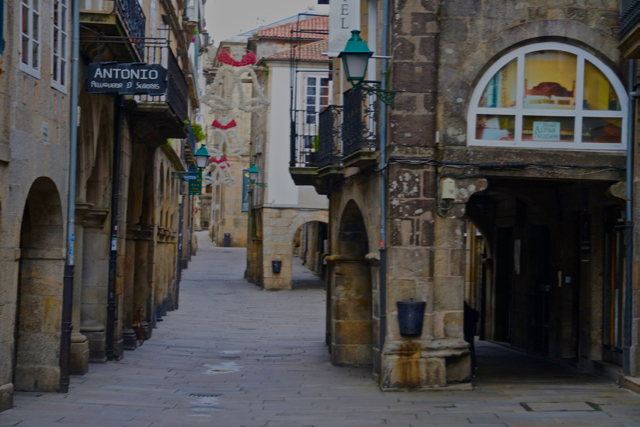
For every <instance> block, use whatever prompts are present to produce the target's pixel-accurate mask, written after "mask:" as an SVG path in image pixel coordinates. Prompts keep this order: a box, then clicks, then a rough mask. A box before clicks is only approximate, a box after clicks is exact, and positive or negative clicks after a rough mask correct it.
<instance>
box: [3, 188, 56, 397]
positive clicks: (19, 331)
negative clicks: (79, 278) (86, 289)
mask: <svg viewBox="0 0 640 427" xmlns="http://www.w3.org/2000/svg"><path fill="white" fill-rule="evenodd" d="M64 242H65V239H64V220H63V214H62V203H61V200H60V194H59V192H58V189H57V187H56V185H55V183H54V182H53V181H52V180H51V179H49V178H46V177H40V178H38V179H36V180H35V181H34V182H33V184H32V186H31V189H30V190H29V194H28V196H27V199H26V202H25V207H24V213H23V217H22V224H21V229H20V261H19V267H18V269H19V278H18V295H17V299H16V301H17V311H16V324H15V327H14V338H15V344H14V355H13V368H14V369H13V382H14V388H15V389H16V390H21V391H57V390H58V387H59V385H60V366H59V354H60V332H61V319H62V282H63V271H64V254H65V249H64Z"/></svg>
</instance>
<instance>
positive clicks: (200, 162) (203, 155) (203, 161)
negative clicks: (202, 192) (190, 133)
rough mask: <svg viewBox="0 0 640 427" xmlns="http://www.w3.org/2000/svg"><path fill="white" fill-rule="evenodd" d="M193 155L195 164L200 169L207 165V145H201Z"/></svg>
mask: <svg viewBox="0 0 640 427" xmlns="http://www.w3.org/2000/svg"><path fill="white" fill-rule="evenodd" d="M193 156H194V157H195V158H196V165H197V166H198V167H199V168H200V169H204V168H205V167H207V162H208V161H209V152H208V151H207V147H205V146H204V145H201V146H200V148H198V150H197V151H196V152H195V154H194V155H193Z"/></svg>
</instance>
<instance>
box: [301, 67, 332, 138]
mask: <svg viewBox="0 0 640 427" xmlns="http://www.w3.org/2000/svg"><path fill="white" fill-rule="evenodd" d="M311 77H314V78H315V79H316V82H317V83H316V85H315V87H316V89H317V90H316V94H315V100H316V102H315V105H314V108H315V109H316V110H315V113H316V115H315V118H316V123H315V125H316V126H319V124H320V113H321V112H322V107H323V106H322V105H321V104H320V98H322V96H321V95H320V90H321V89H322V85H321V84H320V81H321V80H322V79H327V80H328V85H327V88H328V90H329V94H328V95H327V98H328V102H329V103H328V104H327V105H326V106H325V107H328V106H329V105H331V80H330V79H329V75H328V74H325V75H321V74H305V76H304V81H303V84H302V93H303V102H304V111H307V107H308V106H309V104H307V97H308V96H312V95H307V88H308V87H309V83H308V82H309V78H311ZM304 120H305V124H311V123H307V115H306V113H305V117H304Z"/></svg>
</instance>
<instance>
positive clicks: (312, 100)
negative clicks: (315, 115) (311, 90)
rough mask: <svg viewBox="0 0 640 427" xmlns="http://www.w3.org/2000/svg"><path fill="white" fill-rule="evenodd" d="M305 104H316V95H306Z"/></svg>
mask: <svg viewBox="0 0 640 427" xmlns="http://www.w3.org/2000/svg"><path fill="white" fill-rule="evenodd" d="M307 105H316V97H315V96H307Z"/></svg>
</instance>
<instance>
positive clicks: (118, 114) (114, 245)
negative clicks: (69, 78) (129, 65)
mask: <svg viewBox="0 0 640 427" xmlns="http://www.w3.org/2000/svg"><path fill="white" fill-rule="evenodd" d="M113 107H114V108H113V109H114V114H113V115H114V127H115V129H114V138H113V171H112V181H111V227H110V230H111V249H110V252H109V285H108V288H107V336H106V348H107V360H113V359H114V348H115V330H116V265H117V262H118V204H119V203H118V202H119V199H120V151H121V145H122V109H123V108H124V98H123V97H122V95H117V96H116V97H115V98H114V103H113Z"/></svg>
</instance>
